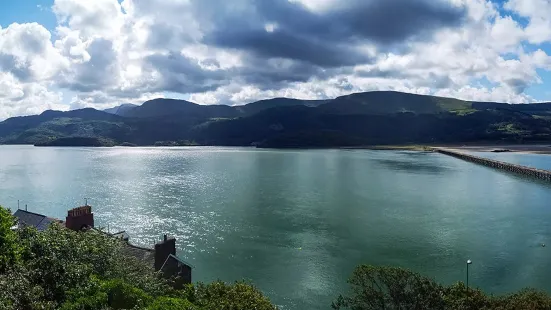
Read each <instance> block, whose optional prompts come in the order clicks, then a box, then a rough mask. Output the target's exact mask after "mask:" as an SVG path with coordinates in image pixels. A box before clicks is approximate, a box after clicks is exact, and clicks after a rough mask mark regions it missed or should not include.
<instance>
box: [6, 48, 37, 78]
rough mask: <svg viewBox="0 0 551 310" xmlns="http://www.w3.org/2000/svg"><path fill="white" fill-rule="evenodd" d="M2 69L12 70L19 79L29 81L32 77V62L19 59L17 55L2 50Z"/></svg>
mask: <svg viewBox="0 0 551 310" xmlns="http://www.w3.org/2000/svg"><path fill="white" fill-rule="evenodd" d="M0 71H4V72H10V73H11V74H13V76H15V77H16V78H17V79H18V80H20V81H22V82H27V81H29V80H30V79H31V78H32V75H33V73H32V71H31V69H30V64H28V63H27V62H21V61H20V60H17V59H16V58H15V56H13V55H10V54H4V53H2V52H0Z"/></svg>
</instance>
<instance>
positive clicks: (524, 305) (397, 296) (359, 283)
mask: <svg viewBox="0 0 551 310" xmlns="http://www.w3.org/2000/svg"><path fill="white" fill-rule="evenodd" d="M348 282H349V283H350V284H351V286H352V288H351V292H350V295H346V296H343V295H341V296H339V297H338V298H337V299H336V300H335V301H334V302H333V305H332V307H333V309H351V310H370V309H419V310H421V309H442V310H444V309H461V310H479V309H482V310H484V309H501V310H515V309H530V310H536V309H538V310H539V309H551V296H549V295H547V294H545V293H543V292H539V291H536V290H533V289H525V290H522V291H520V292H517V293H513V294H509V295H505V296H492V295H487V294H485V293H484V292H483V291H481V290H480V289H477V288H470V287H467V286H465V284H463V283H462V282H459V283H456V284H453V285H450V286H442V285H440V284H438V283H436V282H435V281H433V280H432V279H429V278H426V277H423V276H421V275H419V274H417V273H415V272H413V271H409V270H406V269H402V268H395V267H374V266H367V265H361V266H358V267H357V268H356V270H355V271H354V273H353V274H352V277H351V278H350V280H349V281H348Z"/></svg>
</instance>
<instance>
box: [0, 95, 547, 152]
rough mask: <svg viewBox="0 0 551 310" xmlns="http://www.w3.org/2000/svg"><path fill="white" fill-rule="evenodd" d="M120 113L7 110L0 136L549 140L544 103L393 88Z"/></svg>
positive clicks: (269, 141) (161, 140)
mask: <svg viewBox="0 0 551 310" xmlns="http://www.w3.org/2000/svg"><path fill="white" fill-rule="evenodd" d="M125 114H126V116H125V117H122V116H120V115H114V114H111V113H106V112H103V111H97V110H94V109H81V110H75V111H68V112H60V111H46V112H44V113H42V114H40V115H34V116H25V117H14V118H10V119H7V120H5V121H3V122H0V143H4V144H15V143H17V144H49V143H52V141H57V140H59V139H64V138H98V139H102V140H101V141H112V142H111V143H114V144H126V145H128V144H132V145H133V144H135V145H155V144H162V145H181V144H182V143H181V141H189V143H187V144H200V145H234V146H250V145H256V146H262V147H333V146H354V145H369V144H408V143H459V142H474V141H476V142H481V141H485V142H500V141H506V142H512V143H523V142H534V141H539V142H543V141H550V142H551V104H550V103H538V104H518V105H511V104H504V103H492V102H469V101H462V100H458V99H453V98H443V97H434V96H424V95H415V94H407V93H399V92H368V93H357V94H351V95H347V96H342V97H338V98H335V99H332V100H299V99H290V98H274V99H270V100H261V101H257V102H253V103H250V104H247V105H244V106H223V105H211V106H204V105H198V104H195V103H192V102H189V101H185V100H173V99H155V100H151V101H148V102H145V103H144V104H143V105H141V106H137V107H130V106H128V109H127V110H126V112H125ZM61 141H63V143H68V142H67V141H83V140H78V139H76V140H61ZM69 144H70V143H69ZM184 144H186V143H184Z"/></svg>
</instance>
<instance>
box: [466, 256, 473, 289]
mask: <svg viewBox="0 0 551 310" xmlns="http://www.w3.org/2000/svg"><path fill="white" fill-rule="evenodd" d="M472 263H473V262H472V261H471V260H470V259H468V260H467V287H469V265H470V264H472Z"/></svg>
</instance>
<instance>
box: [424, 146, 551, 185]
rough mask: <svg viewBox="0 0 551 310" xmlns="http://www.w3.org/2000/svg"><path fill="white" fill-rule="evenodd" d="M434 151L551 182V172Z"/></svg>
mask: <svg viewBox="0 0 551 310" xmlns="http://www.w3.org/2000/svg"><path fill="white" fill-rule="evenodd" d="M434 151H436V152H438V153H441V154H444V155H448V156H453V157H455V158H459V159H462V160H465V161H470V162H472V163H475V164H479V165H483V166H487V167H490V168H494V169H499V170H503V171H506V172H510V173H515V174H519V175H524V176H528V177H532V178H536V179H539V180H544V181H548V182H551V171H547V170H541V169H536V168H532V167H526V166H521V165H515V164H511V163H506V162H502V161H498V160H493V159H488V158H483V157H478V156H475V155H471V154H467V153H462V152H459V151H457V150H454V149H448V148H434Z"/></svg>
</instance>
